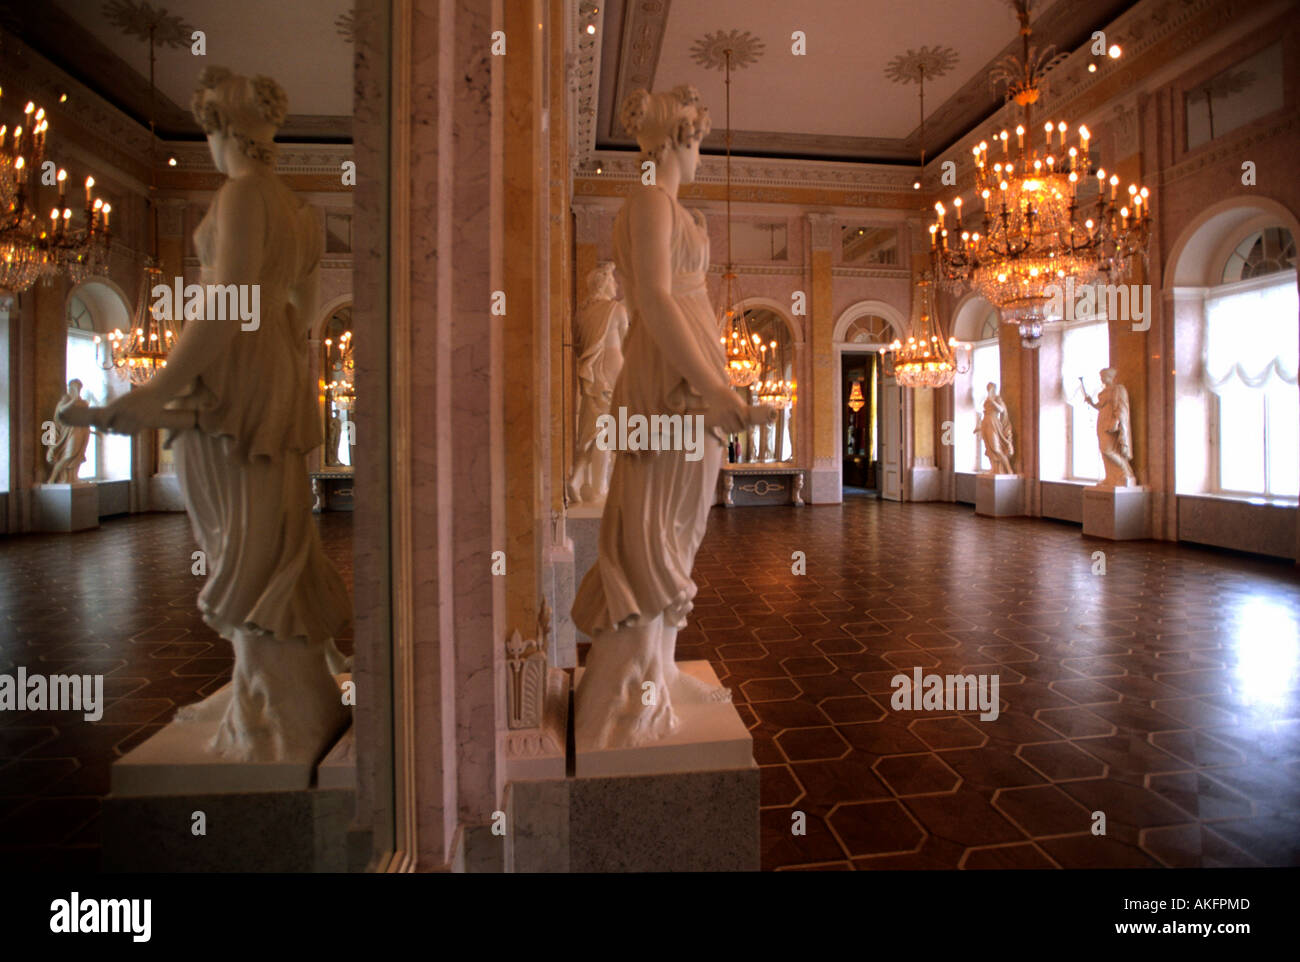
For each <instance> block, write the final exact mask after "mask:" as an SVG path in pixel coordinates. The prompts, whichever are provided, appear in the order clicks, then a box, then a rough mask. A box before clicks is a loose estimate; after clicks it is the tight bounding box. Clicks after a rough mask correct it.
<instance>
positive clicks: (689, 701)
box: [668, 665, 731, 705]
mask: <svg viewBox="0 0 1300 962" xmlns="http://www.w3.org/2000/svg"><path fill="white" fill-rule="evenodd" d="M668 694H669V695H670V696H671V697H672V700H673V701H674V702H675V703H677V704H678V705H713V704H718V703H723V702H729V701H731V689H730V688H725V687H723V686H722V685H710V684H709V683H708V682H707V681H700V679H698V678H696V677H695V676H694V675H691V674H688V673H687V672H684V671H682V670H681V669H680V668H678V667H676V666H675V665H674V666H673V669H672V672H671V674H670V676H669V679H668Z"/></svg>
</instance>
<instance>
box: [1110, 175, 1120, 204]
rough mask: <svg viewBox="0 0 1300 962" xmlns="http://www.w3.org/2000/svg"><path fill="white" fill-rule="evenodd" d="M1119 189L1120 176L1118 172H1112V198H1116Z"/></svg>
mask: <svg viewBox="0 0 1300 962" xmlns="http://www.w3.org/2000/svg"><path fill="white" fill-rule="evenodd" d="M1118 189H1119V176H1118V175H1117V174H1111V175H1110V199H1111V200H1114V199H1115V191H1116V190H1118Z"/></svg>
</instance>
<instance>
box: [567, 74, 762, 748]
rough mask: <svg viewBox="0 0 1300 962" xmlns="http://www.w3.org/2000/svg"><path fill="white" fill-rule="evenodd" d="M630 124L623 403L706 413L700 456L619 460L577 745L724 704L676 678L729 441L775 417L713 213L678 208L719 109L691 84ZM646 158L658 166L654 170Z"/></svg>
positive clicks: (662, 453)
mask: <svg viewBox="0 0 1300 962" xmlns="http://www.w3.org/2000/svg"><path fill="white" fill-rule="evenodd" d="M621 119H622V122H623V126H624V127H625V128H626V129H627V130H628V132H629V133H631V134H632V135H633V136H635V137H636V139H637V143H638V144H639V145H640V147H641V151H642V154H641V157H640V163H641V164H642V167H641V169H642V170H643V171H646V172H647V173H648V174H649V175H650V176H648V177H643V178H642V181H641V182H640V183H638V184H635V185H634V186H633V187H632V188H631V189H630V191H629V193H628V196H627V200H626V201H625V202H624V204H623V207H622V209H621V210H620V211H619V213H618V216H617V218H616V219H615V222H614V261H615V263H616V264H617V265H618V271H619V275H620V276H621V278H622V280H623V287H624V294H625V296H626V298H627V304H628V308H629V311H630V313H631V324H630V328H629V331H628V337H627V344H626V349H625V351H624V356H625V358H626V361H625V363H624V366H623V371H622V373H621V374H620V375H619V379H618V382H617V384H616V385H615V387H614V396H613V398H612V401H611V405H612V407H613V408H615V409H619V408H621V407H626V409H627V411H628V412H629V415H641V416H644V417H647V418H648V417H651V416H655V415H668V416H671V415H674V414H678V415H683V420H685V419H686V416H691V417H693V416H695V415H699V416H701V418H702V424H703V425H704V428H705V432H706V433H705V436H704V438H703V443H702V445H701V447H700V448H699V450H698V451H697V452H696V454H697V455H698V456H696V457H694V458H692V457H688V456H687V455H688V453H689V452H684V451H681V450H638V451H631V450H629V451H620V452H619V456H618V457H617V458H616V459H615V461H614V473H613V477H612V478H611V479H610V486H609V495H608V497H607V498H606V501H605V509H604V512H603V514H602V516H601V523H600V541H599V549H598V558H597V562H596V564H595V565H594V566H592V568H591V570H590V571H588V572H587V575H586V577H585V578H584V579H583V581H582V584H581V585H580V586H579V588H578V592H577V596H576V598H575V600H574V603H573V620H574V623H575V624H576V625H577V626H578V628H580V629H581V630H582V631H584V632H586V633H587V634H588V635H590V636H591V637H592V639H593V640H592V645H591V650H590V652H589V653H588V655H587V661H586V670H585V673H584V674H583V677H582V680H581V682H580V684H579V686H578V690H577V694H576V696H575V704H574V713H575V726H576V733H577V740H578V746H579V750H580V751H581V750H583V749H584V748H586V749H593V748H605V747H625V746H632V745H638V744H643V743H645V742H649V741H654V740H657V739H659V738H662V737H664V736H665V735H667V734H669V733H670V732H672V731H673V730H674V729H675V728H676V727H677V725H678V719H677V715H676V713H675V711H674V705H678V706H680V705H682V704H683V703H688V702H694V703H701V702H709V701H726V700H729V699H730V697H731V693H730V691H729V690H728V689H725V688H719V687H715V686H711V685H707V684H705V683H704V682H701V681H699V680H698V679H695V678H693V677H691V676H690V675H688V674H686V673H684V672H682V671H681V670H680V669H678V667H677V665H676V663H675V661H674V653H675V651H676V647H677V632H678V630H679V629H680V628H681V627H683V626H684V625H685V624H686V616H687V614H688V613H689V612H690V610H691V608H692V607H693V603H692V599H693V598H694V597H695V592H696V586H695V582H694V581H692V580H691V567H692V565H693V564H694V561H695V552H696V549H697V548H698V547H699V545H700V541H701V540H702V538H703V537H704V529H705V526H706V524H707V522H708V514H709V508H710V507H711V505H712V504H713V499H714V492H715V490H716V484H717V478H718V470H719V468H720V466H721V463H722V453H723V444H724V440H725V438H726V436H727V435H728V434H731V433H738V432H741V431H746V430H748V428H749V427H750V426H751V425H753V424H755V423H762V422H764V421H766V420H767V419H769V418H770V417H772V410H771V408H768V407H766V406H756V407H751V406H749V405H747V404H745V403H744V402H743V401H742V400H741V398H740V397H739V396H738V395H737V394H736V392H735V391H733V390H732V388H731V386H730V385H729V384H728V382H727V377H726V373H725V372H726V358H725V356H724V354H723V350H722V345H721V344H720V343H719V340H718V325H717V319H716V315H715V313H714V310H713V307H712V305H711V304H710V302H709V294H708V288H707V286H706V279H707V274H708V267H709V239H708V233H707V230H706V228H705V222H704V218H703V215H701V214H700V213H699V212H694V213H692V212H689V211H687V210H686V209H685V208H684V207H682V206H681V204H680V203H678V201H677V192H678V188H679V187H680V186H681V185H682V184H689V183H691V182H692V181H693V180H694V179H695V169H696V167H697V165H698V164H699V159H700V140H701V138H703V137H704V135H705V134H707V133H708V131H709V128H710V124H709V114H708V110H707V109H705V108H704V107H703V106H701V105H700V102H699V93H698V92H697V91H696V90H695V88H693V87H686V86H681V87H676V88H674V89H673V90H671V91H668V92H664V93H657V94H649V93H647V92H646V91H644V90H637V91H635V92H633V93H632V94H631V95H630V96H629V97H628V98H627V100H626V101H625V103H624V104H623V108H622V111H621ZM647 162H648V165H647Z"/></svg>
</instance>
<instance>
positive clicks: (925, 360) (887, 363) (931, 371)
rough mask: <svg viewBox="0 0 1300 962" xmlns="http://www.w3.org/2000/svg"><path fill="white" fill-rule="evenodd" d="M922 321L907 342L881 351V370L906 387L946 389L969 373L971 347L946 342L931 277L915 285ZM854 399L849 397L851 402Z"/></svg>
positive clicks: (915, 326)
mask: <svg viewBox="0 0 1300 962" xmlns="http://www.w3.org/2000/svg"><path fill="white" fill-rule="evenodd" d="M916 297H917V303H918V304H919V319H918V320H917V322H916V323H915V324H914V325H913V331H912V335H911V336H910V337H908V339H907V342H906V343H904V342H903V341H901V340H895V341H894V343H893V344H890V345H889V346H888V347H882V348H881V349H880V362H881V368H882V370H883V372H884V374H885V376H886V377H892V378H894V379H895V380H896V381H898V383H899V384H901V385H902V386H903V387H944V386H946V385H948V384H951V383H952V379H953V378H954V377H955V376H956V375H958V374H965V373H966V372H967V371H969V370H970V345H969V344H963V343H961V342H959V341H958V340H957V339H956V338H955V337H950V338H948V340H946V341H945V340H944V339H943V334H942V332H941V331H940V330H939V324H938V322H937V321H936V320H935V316H934V285H933V284H932V282H931V280H930V277H929V275H927V276H925V277H923V278H921V280H919V281H917V284H916ZM851 401H852V397H850V402H851Z"/></svg>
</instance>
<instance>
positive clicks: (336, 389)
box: [325, 331, 357, 411]
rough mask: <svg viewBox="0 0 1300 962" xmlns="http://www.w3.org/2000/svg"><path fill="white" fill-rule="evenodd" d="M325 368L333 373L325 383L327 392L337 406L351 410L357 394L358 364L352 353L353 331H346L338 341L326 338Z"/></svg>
mask: <svg viewBox="0 0 1300 962" xmlns="http://www.w3.org/2000/svg"><path fill="white" fill-rule="evenodd" d="M325 369H326V370H327V371H329V372H330V373H332V374H333V378H332V379H331V380H330V381H329V383H327V384H326V385H325V393H326V394H327V395H328V396H329V398H330V400H332V401H333V402H334V404H335V406H336V407H338V408H341V409H342V410H345V411H347V410H350V409H351V408H352V404H353V402H354V401H355V400H356V394H357V392H356V387H355V383H354V378H355V375H356V370H357V364H356V360H355V359H354V357H353V353H352V332H351V331H344V332H343V333H342V334H341V335H340V336H339V339H338V340H337V341H335V340H334V339H333V338H330V337H327V338H325Z"/></svg>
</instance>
